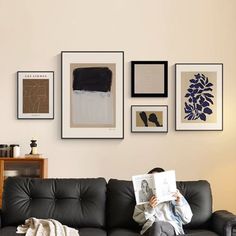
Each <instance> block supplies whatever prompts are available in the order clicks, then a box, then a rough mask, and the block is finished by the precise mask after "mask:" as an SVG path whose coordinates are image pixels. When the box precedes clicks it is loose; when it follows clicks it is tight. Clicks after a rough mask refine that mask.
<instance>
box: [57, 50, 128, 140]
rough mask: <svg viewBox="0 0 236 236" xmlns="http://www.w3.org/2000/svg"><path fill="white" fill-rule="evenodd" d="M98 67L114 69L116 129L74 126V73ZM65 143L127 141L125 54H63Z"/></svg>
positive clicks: (112, 93) (62, 111) (62, 109)
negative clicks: (86, 140) (66, 141)
mask: <svg viewBox="0 0 236 236" xmlns="http://www.w3.org/2000/svg"><path fill="white" fill-rule="evenodd" d="M112 65H113V66H114V70H113V69H112V68H111V67H112ZM94 67H96V68H100V67H101V68H104V67H107V68H108V69H111V71H112V81H113V78H114V79H115V83H113V82H112V84H114V85H113V86H112V87H113V88H111V95H110V96H114V99H113V105H112V107H113V108H112V109H113V111H114V114H113V122H114V123H113V124H114V125H113V126H108V125H107V126H106V125H105V126H103V125H100V126H99V125H97V126H96V125H90V124H89V123H87V124H85V125H84V124H83V123H82V122H81V121H78V122H77V123H76V122H74V123H73V119H74V118H73V117H75V115H73V112H74V110H75V108H74V107H75V106H73V103H72V102H71V101H73V99H74V95H73V91H72V88H71V86H72V82H71V81H72V80H74V78H73V76H74V70H77V69H85V68H87V69H88V68H90V69H91V68H94ZM113 75H114V77H113ZM73 89H74V88H73ZM112 91H113V92H112ZM85 93H87V91H85ZM77 94H78V95H79V96H80V95H81V94H80V92H79V93H77ZM77 101H78V100H77ZM87 106H88V107H90V109H89V111H93V109H92V108H91V106H89V105H87ZM78 107H80V106H79V105H78V103H77V106H76V109H78ZM73 109H74V110H73ZM87 110H88V109H87ZM80 114H82V113H80ZM106 114H107V113H106ZM78 117H79V116H77V117H76V118H78ZM90 117H92V116H90ZM61 139H124V52H123V51H61Z"/></svg>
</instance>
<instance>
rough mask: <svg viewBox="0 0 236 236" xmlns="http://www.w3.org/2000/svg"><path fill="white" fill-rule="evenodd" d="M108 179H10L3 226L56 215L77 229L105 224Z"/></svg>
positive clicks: (7, 184)
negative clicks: (30, 218)
mask: <svg viewBox="0 0 236 236" xmlns="http://www.w3.org/2000/svg"><path fill="white" fill-rule="evenodd" d="M105 204H106V180H105V179H103V178H97V179H43V180H41V179H31V178H19V177H17V178H8V179H7V180H6V181H5V185H4V193H3V206H2V226H13V225H14V226H17V225H19V224H22V223H23V222H24V221H25V219H27V218H29V217H36V218H46V219H47V218H52V219H56V220H58V221H60V222H61V223H62V224H65V225H68V226H70V227H74V228H80V227H97V228H102V227H104V226H105Z"/></svg>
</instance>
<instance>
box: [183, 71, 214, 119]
mask: <svg viewBox="0 0 236 236" xmlns="http://www.w3.org/2000/svg"><path fill="white" fill-rule="evenodd" d="M189 82H190V85H189V88H188V89H187V93H186V94H185V97H186V98H187V102H185V107H184V112H185V114H186V116H185V117H184V119H187V120H198V119H200V120H202V121H206V119H207V115H208V116H209V115H211V114H212V109H211V108H210V107H211V106H212V105H213V100H212V99H213V98H214V96H213V95H212V91H213V84H212V83H210V82H209V79H208V77H206V76H205V75H204V74H199V73H198V74H196V75H194V78H193V79H191V80H190V81H189Z"/></svg>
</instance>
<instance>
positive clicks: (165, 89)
mask: <svg viewBox="0 0 236 236" xmlns="http://www.w3.org/2000/svg"><path fill="white" fill-rule="evenodd" d="M140 64H144V65H148V64H157V65H164V78H163V79H164V93H137V92H135V65H140ZM131 97H168V61H131Z"/></svg>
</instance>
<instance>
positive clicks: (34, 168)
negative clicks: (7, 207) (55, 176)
mask: <svg viewBox="0 0 236 236" xmlns="http://www.w3.org/2000/svg"><path fill="white" fill-rule="evenodd" d="M11 171H15V173H14V174H15V176H22V177H31V178H47V176H48V159H47V158H42V157H39V158H34V157H27V158H25V157H17V158H11V157H0V208H1V207H2V192H3V188H4V180H5V179H6V178H8V176H5V174H7V172H8V174H9V172H11Z"/></svg>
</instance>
